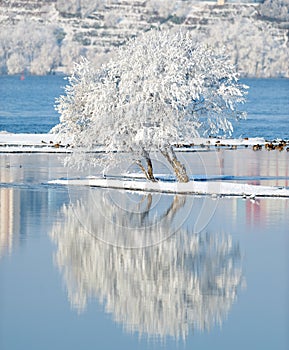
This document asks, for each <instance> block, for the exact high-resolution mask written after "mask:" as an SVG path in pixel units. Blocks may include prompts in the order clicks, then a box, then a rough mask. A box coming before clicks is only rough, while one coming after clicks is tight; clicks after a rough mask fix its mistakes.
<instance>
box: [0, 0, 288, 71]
mask: <svg viewBox="0 0 289 350" xmlns="http://www.w3.org/2000/svg"><path fill="white" fill-rule="evenodd" d="M76 3H77V2H76V1H74V0H71V1H69V2H68V1H63V0H26V1H23V2H19V1H13V0H9V1H8V0H7V1H1V3H0V52H1V51H3V55H2V57H1V56H0V69H1V70H2V72H4V73H6V72H8V73H11V74H12V73H17V72H18V71H19V72H21V71H22V70H23V69H24V68H25V69H28V70H30V71H32V72H33V73H34V74H45V72H49V68H50V69H51V70H52V71H57V70H60V71H66V72H69V71H70V70H71V68H72V65H73V61H75V60H77V59H78V58H79V56H80V55H84V56H86V57H88V58H89V59H90V60H92V61H93V62H94V64H100V63H101V62H102V61H103V60H104V59H106V57H107V54H110V53H111V52H113V50H114V48H115V47H117V46H119V45H122V44H123V43H125V42H126V41H127V39H128V38H130V37H133V36H136V35H138V34H139V33H140V32H142V31H146V30H149V29H150V28H152V27H156V26H162V27H165V28H179V27H182V28H185V29H188V30H190V31H192V32H194V33H196V36H197V38H198V39H199V40H206V37H208V36H210V37H211V38H213V39H214V40H213V41H214V42H215V43H216V44H217V45H220V46H222V44H223V42H222V40H223V39H222V38H223V37H224V38H227V37H228V40H227V39H226V40H227V41H228V42H230V41H232V42H234V43H235V44H236V45H235V46H234V47H232V48H231V47H228V52H231V50H237V51H238V52H233V53H232V60H233V61H236V58H237V57H240V61H239V62H234V63H237V64H238V65H239V66H240V68H241V70H243V72H244V74H245V75H248V74H249V75H254V74H258V75H264V76H272V75H274V74H275V75H282V74H283V75H284V74H285V73H284V70H285V71H286V69H284V68H282V65H283V63H282V64H281V63H280V62H281V61H282V62H283V61H284V60H285V61H286V57H287V56H286V51H284V50H283V49H282V47H283V48H286V45H287V44H288V37H287V36H288V25H287V24H286V22H284V21H281V22H280V21H274V20H272V19H270V20H269V19H267V18H265V17H264V16H263V17H262V16H260V14H259V12H258V6H259V5H258V4H256V3H254V2H252V3H242V4H241V3H239V4H238V3H236V2H235V3H228V4H225V5H223V6H218V5H217V3H216V2H213V1H211V2H206V1H177V0H172V1H166V0H162V1H161V2H160V1H154V0H117V1H113V0H112V1H103V0H102V1H98V0H91V1H81V5H80V6H79V5H76ZM78 3H79V2H78ZM160 3H161V5H160ZM23 21H25V26H24V28H25V29H24V30H23V26H20V27H19V23H20V24H21V22H23ZM36 24H37V25H38V26H37V25H36ZM35 25H36V27H35ZM232 25H233V27H234V28H233V27H232ZM228 26H229V27H230V28H229V27H228ZM231 27H232V28H231ZM41 28H42V29H43V28H45V31H44V32H45V34H46V35H48V33H50V34H51V35H52V36H54V42H53V43H51V45H54V47H53V49H52V46H51V45H50V46H48V45H44V44H43V43H42V42H41V40H38V38H35V32H38V33H40V32H41ZM212 28H213V29H212ZM248 31H249V33H248ZM259 32H261V33H262V37H263V39H262V40H261V39H260V40H261V41H260V43H263V44H262V45H263V46H262V48H259V47H258V52H257V51H256V53H254V55H261V56H262V57H261V56H260V57H254V56H252V54H251V53H250V54H248V49H249V51H250V50H251V49H252V42H249V41H250V40H249V41H248V39H250V38H252V40H254V41H255V43H256V42H257V41H259V39H258V38H257V36H258V33H259ZM204 33H205V35H204ZM41 35H44V34H43V33H42V34H41ZM29 37H31V38H32V42H31V43H28V41H29ZM8 38H11V40H12V39H13V40H12V41H11V42H12V46H11V45H8V46H7V39H8ZM22 39H23V40H22ZM229 39H230V40H229ZM236 40H237V41H236ZM36 41H37V43H36ZM45 41H46V42H47V39H46V40H45ZM34 43H35V46H37V47H38V48H39V46H40V47H41V46H42V49H41V50H40V51H39V50H38V51H37V48H36V47H35V50H34V49H33V45H34ZM225 44H226V43H225ZM13 45H14V46H13ZM253 46H254V45H253ZM1 49H2V50H1ZM287 49H288V47H287ZM31 50H32V51H33V52H31ZM253 51H254V50H253ZM275 51H276V52H278V57H277V58H276V57H275V55H273V56H272V52H273V53H274V52H275ZM283 51H284V52H283ZM45 52H46V54H45ZM250 52H251V51H250ZM237 53H238V54H237ZM245 53H247V55H246V54H245ZM268 54H270V62H271V63H270V66H268V64H267V63H266V62H263V61H262V59H263V58H264V57H265V56H266V55H268ZM284 55H285V56H286V57H284ZM51 56H53V60H52V59H50V61H51V62H49V67H48V68H46V70H45V71H43V69H41V64H40V62H38V61H41V62H42V63H43V62H44V59H45V57H46V58H47V57H51ZM31 57H33V60H32V61H31ZM252 60H253V61H254V60H255V61H256V62H257V63H258V64H256V63H255V62H254V63H253V64H252ZM276 60H278V66H279V68H280V66H281V68H280V69H279V70H278V69H277V68H276V67H275V66H274V62H275V61H276ZM243 61H245V62H243ZM262 62H263V64H262ZM261 64H262V66H261V67H260V65H261ZM256 66H257V69H255V71H254V70H252V69H251V68H250V67H256ZM263 66H264V67H263ZM265 66H266V67H265ZM271 66H272V67H273V68H272V67H271ZM265 68H266V69H265ZM263 71H264V72H263ZM0 73H1V72H0ZM287 73H288V72H287Z"/></svg>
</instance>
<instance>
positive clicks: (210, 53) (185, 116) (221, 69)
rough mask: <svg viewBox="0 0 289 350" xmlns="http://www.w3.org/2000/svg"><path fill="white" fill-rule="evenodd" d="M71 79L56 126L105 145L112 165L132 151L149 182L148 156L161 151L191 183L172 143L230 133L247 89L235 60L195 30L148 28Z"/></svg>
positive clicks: (89, 145)
mask: <svg viewBox="0 0 289 350" xmlns="http://www.w3.org/2000/svg"><path fill="white" fill-rule="evenodd" d="M69 83H70V84H69V85H68V86H67V87H66V95H64V96H61V97H60V98H59V100H58V105H57V110H58V111H59V112H60V114H61V116H60V122H61V123H60V125H58V126H57V127H56V128H55V129H54V130H53V131H57V132H60V133H63V132H64V133H66V134H68V136H72V137H73V141H74V145H75V146H78V147H83V148H84V149H86V150H91V149H94V147H95V146H96V145H97V144H101V145H103V146H104V149H105V151H106V153H107V155H110V157H106V159H108V160H109V163H111V159H112V158H113V159H116V157H118V153H119V152H126V153H127V154H130V155H131V156H132V159H133V160H134V161H135V162H136V163H137V164H138V165H139V166H140V168H141V169H142V170H143V171H144V173H145V175H146V177H147V178H148V179H149V180H154V176H153V169H152V161H151V157H150V154H151V152H155V151H157V152H161V153H162V154H163V156H164V157H165V158H166V159H167V161H168V162H169V163H170V164H171V166H172V167H173V170H174V172H175V175H176V177H177V179H178V181H180V182H187V181H188V175H187V173H186V169H185V167H184V165H183V164H181V163H180V161H179V160H178V159H177V156H176V154H175V152H174V149H173V145H174V144H175V143H178V142H183V143H184V142H188V143H190V142H191V139H192V137H195V136H199V135H207V134H220V133H230V132H232V130H233V129H232V123H231V121H230V119H238V118H242V117H243V116H244V114H243V112H239V111H238V104H239V103H243V102H244V94H245V89H246V87H245V86H244V85H242V84H240V83H239V82H238V74H237V73H236V71H235V68H234V66H232V65H231V64H230V63H229V62H228V60H227V58H226V56H224V55H223V54H222V53H220V52H216V51H214V50H213V49H212V48H210V47H207V46H202V45H197V44H196V43H195V42H194V41H193V40H192V38H191V37H190V35H189V33H187V34H182V33H177V34H174V33H171V32H163V31H150V32H148V33H145V34H142V35H140V37H138V38H136V39H134V40H131V41H130V42H129V43H128V44H127V45H126V46H125V47H122V48H120V49H119V50H118V52H117V53H116V55H115V56H114V58H113V60H111V61H110V62H109V63H108V64H107V65H105V66H103V67H102V68H101V69H98V70H94V69H93V68H92V67H91V66H90V64H89V62H88V61H86V60H83V62H81V63H80V64H78V65H76V66H75V71H74V73H73V74H72V77H71V78H70V80H69ZM142 161H144V163H142ZM97 163H99V160H97Z"/></svg>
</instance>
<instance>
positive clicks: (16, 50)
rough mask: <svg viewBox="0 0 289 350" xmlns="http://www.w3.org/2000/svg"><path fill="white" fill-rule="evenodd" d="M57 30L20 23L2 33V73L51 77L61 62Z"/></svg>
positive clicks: (30, 23)
mask: <svg viewBox="0 0 289 350" xmlns="http://www.w3.org/2000/svg"><path fill="white" fill-rule="evenodd" d="M55 31H56V28H55V27H54V26H53V25H46V26H43V25H41V24H40V23H36V22H29V21H21V22H19V23H18V24H17V25H16V26H14V25H7V26H5V27H4V28H2V29H1V31H0V69H1V71H2V73H8V74H17V73H20V72H24V71H27V70H28V71H29V72H30V73H31V74H36V75H44V74H49V73H51V72H53V70H55V68H57V67H58V66H59V64H60V62H61V56H60V47H59V45H58V42H57V36H56V35H55V34H56V32H55Z"/></svg>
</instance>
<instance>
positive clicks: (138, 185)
mask: <svg viewBox="0 0 289 350" xmlns="http://www.w3.org/2000/svg"><path fill="white" fill-rule="evenodd" d="M49 183H51V184H59V185H68V186H75V185H76V186H91V187H101V188H113V189H122V190H133V191H148V192H162V193H179V194H199V195H217V196H245V197H250V198H254V197H288V198H289V189H287V188H279V187H273V186H256V185H248V184H239V183H233V182H222V181H190V182H188V183H179V182H169V181H158V182H149V181H146V180H141V179H132V180H128V178H127V177H126V178H125V179H121V178H113V179H107V178H92V177H89V178H84V179H60V180H53V181H50V182H49Z"/></svg>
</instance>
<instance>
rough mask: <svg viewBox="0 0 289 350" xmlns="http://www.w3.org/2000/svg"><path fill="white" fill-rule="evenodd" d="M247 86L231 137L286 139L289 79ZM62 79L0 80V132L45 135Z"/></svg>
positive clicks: (54, 117)
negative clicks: (243, 115)
mask: <svg viewBox="0 0 289 350" xmlns="http://www.w3.org/2000/svg"><path fill="white" fill-rule="evenodd" d="M244 83H245V84H247V85H249V86H250V89H249V94H248V101H247V103H246V105H244V107H242V108H243V109H244V110H246V111H247V112H248V119H247V120H246V121H241V122H239V123H235V124H234V129H235V131H234V135H233V136H234V137H239V136H242V137H259V136H263V137H265V138H268V139H274V138H283V139H289V79H246V80H244ZM65 85H66V80H64V77H63V76H57V75H56V76H44V77H37V76H28V77H26V78H25V80H23V81H22V80H20V77H19V76H0V130H6V131H9V132H15V133H46V132H48V131H49V130H50V129H51V128H52V127H53V126H54V125H55V124H57V123H58V121H59V117H58V114H57V112H56V111H55V110H54V103H55V98H56V97H58V96H59V95H60V94H62V93H63V91H64V90H63V87H64V86H65Z"/></svg>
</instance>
